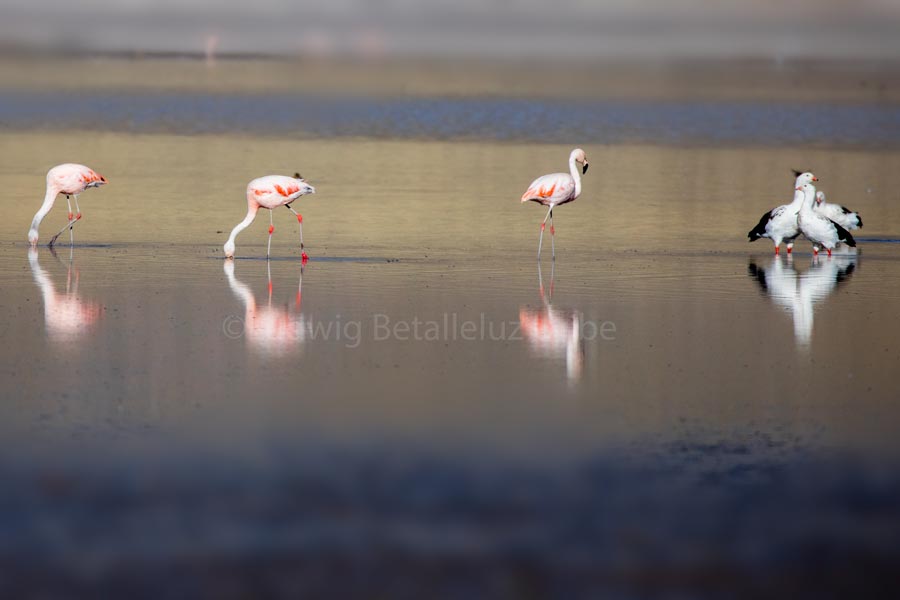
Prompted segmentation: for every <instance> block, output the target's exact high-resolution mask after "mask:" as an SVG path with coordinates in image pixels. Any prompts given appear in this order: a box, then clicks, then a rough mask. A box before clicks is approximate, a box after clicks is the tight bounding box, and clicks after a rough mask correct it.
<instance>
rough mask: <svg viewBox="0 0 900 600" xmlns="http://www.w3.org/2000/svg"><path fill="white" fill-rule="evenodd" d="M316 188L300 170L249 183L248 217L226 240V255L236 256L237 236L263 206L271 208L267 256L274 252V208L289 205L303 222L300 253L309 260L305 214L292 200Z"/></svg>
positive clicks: (301, 223)
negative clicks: (304, 238) (305, 238)
mask: <svg viewBox="0 0 900 600" xmlns="http://www.w3.org/2000/svg"><path fill="white" fill-rule="evenodd" d="M315 193H316V188H314V187H313V186H311V185H309V184H308V183H306V181H305V180H304V179H303V178H302V177H300V173H294V176H293V177H287V176H285V175H267V176H265V177H259V178H257V179H254V180H253V181H251V182H250V183H248V184H247V216H246V217H244V220H243V221H241V222H240V223H238V224H237V225H235V227H234V229H232V230H231V235H230V236H228V241H227V242H225V257H226V258H234V238H236V237H237V234H239V233H240V232H241V231H243V230H244V229H246V228H247V227H249V226H250V224H251V223H252V222H253V220H254V219H255V218H256V213H257V212H258V211H259V209H260V208H268V209H269V246H268V247H267V248H266V258H267V259H268V258H269V254H270V253H271V251H272V232H274V231H275V223H274V222H273V220H272V211H273V210H274V209H276V208H278V207H279V206H286V207H287V209H288V210H289V211H291V212H292V213H294V215H295V216H296V217H297V222H298V223H299V224H300V252H301V257H302V259H303V260H304V261H305V260H308V259H309V257H308V256H307V255H306V252H305V251H304V250H303V215H301V214H299V213H298V212H297V211H295V210H294V209H293V208H291V202H293V201H294V200H296V199H297V198H299V197H300V196H305V195H306V194H315Z"/></svg>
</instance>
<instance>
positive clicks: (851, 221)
mask: <svg viewBox="0 0 900 600" xmlns="http://www.w3.org/2000/svg"><path fill="white" fill-rule="evenodd" d="M813 209H814V210H815V211H816V212H817V213H821V214H822V215H825V216H826V217H828V218H829V219H831V220H832V221H834V222H835V223H837V224H838V225H840V226H841V227H843V228H844V229H846V230H847V231H850V230H851V229H859V228H860V227H862V226H863V222H862V217H860V216H859V213H856V212H853V211H852V210H850V209H849V208H847V207H846V206H841V205H840V204H830V203H828V202H825V192H816V203H815V204H814V205H813Z"/></svg>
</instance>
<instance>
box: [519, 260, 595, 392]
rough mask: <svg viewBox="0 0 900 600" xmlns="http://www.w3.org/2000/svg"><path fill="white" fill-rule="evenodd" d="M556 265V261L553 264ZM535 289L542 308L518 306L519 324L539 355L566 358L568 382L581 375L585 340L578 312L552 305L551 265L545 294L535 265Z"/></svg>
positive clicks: (539, 269)
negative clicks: (539, 296) (536, 276)
mask: <svg viewBox="0 0 900 600" xmlns="http://www.w3.org/2000/svg"><path fill="white" fill-rule="evenodd" d="M553 264H555V263H553ZM538 286H539V287H538V289H539V291H540V295H541V303H542V304H543V307H542V308H540V309H535V308H529V307H527V306H522V307H520V308H519V327H520V329H521V331H522V333H523V335H524V336H525V339H527V340H528V342H529V345H530V346H531V347H532V349H533V350H534V351H535V352H536V353H537V354H538V355H540V356H541V357H544V358H551V359H557V358H562V357H565V360H566V374H567V376H568V379H569V381H570V382H574V381H576V380H577V379H579V378H580V377H581V373H582V370H583V368H584V340H583V338H582V328H581V315H580V314H579V313H578V311H575V310H566V309H559V308H556V307H555V306H553V304H552V302H553V266H551V267H550V294H549V296H547V297H545V295H544V280H543V278H542V277H541V266H540V264H538Z"/></svg>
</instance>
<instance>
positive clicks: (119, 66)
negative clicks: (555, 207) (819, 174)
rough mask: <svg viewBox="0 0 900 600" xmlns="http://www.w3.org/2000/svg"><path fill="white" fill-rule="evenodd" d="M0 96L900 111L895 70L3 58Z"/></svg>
mask: <svg viewBox="0 0 900 600" xmlns="http://www.w3.org/2000/svg"><path fill="white" fill-rule="evenodd" d="M0 82H2V83H0V89H23V90H54V91H57V92H63V93H64V92H73V91H89V90H94V91H98V90H120V91H141V92H151V91H152V92H153V93H158V92H165V91H184V92H209V93H238V94H251V95H259V94H268V93H276V92H302V93H303V94H306V95H316V94H319V95H325V96H327V95H333V94H347V95H361V96H369V97H372V96H374V97H403V96H416V97H423V96H424V97H429V96H431V97H515V98H522V97H529V98H570V99H582V100H587V99H636V100H637V99H643V100H694V99H702V100H706V101H723V100H757V101H797V102H821V101H828V102H848V103H867V104H868V103H875V104H882V103H884V104H897V103H900V60H863V59H859V60H857V59H847V60H813V59H809V60H800V59H797V60H780V61H779V60H771V59H732V60H728V59H670V60H666V59H655V60H649V59H648V60H641V59H630V60H629V59H609V60H596V59H592V60H565V61H563V60H543V61H540V60H538V61H535V60H528V61H526V60H512V59H510V60H501V59H485V60H471V59H418V60H417V59H391V60H374V59H373V60H361V59H359V60H353V59H327V60H326V59H297V58H291V57H287V56H279V55H264V54H258V55H250V54H231V55H221V56H216V57H215V58H214V59H212V58H207V57H204V55H202V54H191V53H175V52H172V53H134V52H123V53H96V52H94V53H73V54H69V55H66V56H62V55H59V54H53V53H49V54H33V53H25V54H11V53H8V52H7V53H5V54H0Z"/></svg>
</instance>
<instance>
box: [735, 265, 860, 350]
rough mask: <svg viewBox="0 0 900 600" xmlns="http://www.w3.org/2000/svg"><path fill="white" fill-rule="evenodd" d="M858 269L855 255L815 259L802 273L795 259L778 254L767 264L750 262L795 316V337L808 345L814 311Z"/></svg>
mask: <svg viewBox="0 0 900 600" xmlns="http://www.w3.org/2000/svg"><path fill="white" fill-rule="evenodd" d="M855 269H856V255H840V256H837V255H836V256H834V257H829V258H825V259H822V260H820V259H819V257H815V258H813V261H812V264H811V265H810V267H809V269H807V270H806V271H804V272H803V273H800V272H798V271H797V269H795V268H794V264H793V259H792V258H790V257H788V258H787V259H784V260H783V259H781V258H779V257H778V256H775V257H774V258H773V259H772V261H771V263H770V264H769V266H768V267H765V268H764V267H762V266H759V265H757V264H756V262H754V261H750V264H749V265H748V267H747V270H748V273H749V275H750V276H751V277H753V278H755V279H756V281H757V282H758V283H759V286H760V288H761V289H762V291H763V292H765V294H766V295H767V296H769V297H770V298H771V299H772V300H773V301H774V302H775V303H776V304H777V305H778V306H780V307H782V308H783V309H784V310H785V311H786V312H790V313H791V314H792V316H793V318H794V339H795V340H796V342H797V344H798V345H799V346H809V344H810V342H811V341H812V334H813V313H814V311H815V306H816V304H821V303H822V302H823V301H824V300H825V299H826V298H827V297H828V296H829V295H830V294H831V293H832V292H833V291H834V290H835V288H836V287H837V286H838V285H839V284H841V283H843V282H845V281H847V279H848V278H849V277H850V276H851V275H852V274H853V271H854V270H855Z"/></svg>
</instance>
